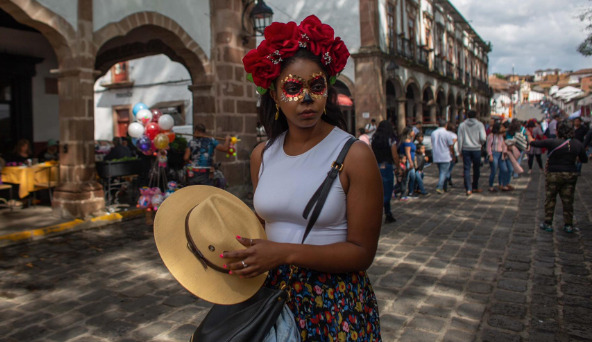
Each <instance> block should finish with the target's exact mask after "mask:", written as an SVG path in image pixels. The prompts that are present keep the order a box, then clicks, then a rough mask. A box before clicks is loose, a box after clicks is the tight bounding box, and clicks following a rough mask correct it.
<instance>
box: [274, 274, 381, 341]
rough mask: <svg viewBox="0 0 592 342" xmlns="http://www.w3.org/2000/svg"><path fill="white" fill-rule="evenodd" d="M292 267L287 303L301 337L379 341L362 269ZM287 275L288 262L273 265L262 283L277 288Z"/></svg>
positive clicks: (373, 299)
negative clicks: (329, 270) (341, 271)
mask: <svg viewBox="0 0 592 342" xmlns="http://www.w3.org/2000/svg"><path fill="white" fill-rule="evenodd" d="M293 269H294V271H293V274H292V277H291V281H290V283H289V287H290V299H289V301H288V303H287V304H288V307H289V308H290V310H291V311H292V313H293V314H294V318H295V319H296V325H297V326H298V329H299V330H300V338H301V339H302V341H381V338H380V321H379V318H378V304H377V302H376V296H375V295H374V291H373V290H372V286H371V285H370V280H369V279H368V276H367V275H366V272H352V273H325V272H317V271H313V270H310V269H306V268H300V267H293ZM289 275H290V266H288V265H283V266H280V267H278V268H276V269H273V270H271V271H270V272H269V275H268V276H267V280H266V282H265V286H267V287H270V288H280V287H281V286H282V285H283V284H286V281H287V279H288V277H289Z"/></svg>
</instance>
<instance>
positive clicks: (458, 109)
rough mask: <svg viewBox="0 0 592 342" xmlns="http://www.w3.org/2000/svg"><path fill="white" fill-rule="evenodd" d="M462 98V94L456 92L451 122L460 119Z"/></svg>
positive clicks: (462, 106)
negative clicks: (454, 109)
mask: <svg viewBox="0 0 592 342" xmlns="http://www.w3.org/2000/svg"><path fill="white" fill-rule="evenodd" d="M463 108H464V105H463V99H462V95H461V94H460V92H458V93H457V94H456V111H455V112H454V115H453V117H452V120H451V121H452V122H454V123H456V122H458V121H462V112H463Z"/></svg>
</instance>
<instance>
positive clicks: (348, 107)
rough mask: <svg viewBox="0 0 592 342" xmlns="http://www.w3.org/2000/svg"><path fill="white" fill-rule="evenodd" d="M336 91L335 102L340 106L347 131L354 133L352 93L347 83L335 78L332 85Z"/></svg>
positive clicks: (354, 118)
mask: <svg viewBox="0 0 592 342" xmlns="http://www.w3.org/2000/svg"><path fill="white" fill-rule="evenodd" d="M333 87H334V88H335V90H336V91H337V104H338V105H339V108H341V112H342V113H343V116H344V117H345V122H346V123H347V131H348V132H349V133H351V134H352V135H354V136H355V135H356V111H355V107H354V102H353V100H352V94H351V91H350V90H349V88H348V87H347V85H346V84H345V83H344V82H342V81H341V80H337V81H336V82H335V84H334V85H333Z"/></svg>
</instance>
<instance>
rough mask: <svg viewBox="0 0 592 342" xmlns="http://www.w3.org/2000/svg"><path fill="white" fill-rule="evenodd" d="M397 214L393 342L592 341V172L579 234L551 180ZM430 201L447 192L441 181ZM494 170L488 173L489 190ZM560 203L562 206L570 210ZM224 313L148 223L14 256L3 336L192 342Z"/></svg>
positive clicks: (3, 286) (5, 274)
mask: <svg viewBox="0 0 592 342" xmlns="http://www.w3.org/2000/svg"><path fill="white" fill-rule="evenodd" d="M461 169H462V167H461V165H457V166H456V167H455V170H454V179H453V180H454V182H455V185H456V187H455V188H453V189H451V191H450V192H448V193H446V194H444V195H437V194H435V192H433V191H432V195H431V196H430V197H427V198H420V199H416V200H410V201H408V202H400V201H396V202H393V210H394V212H395V216H396V218H397V222H395V223H392V224H388V225H383V226H382V232H381V236H380V241H379V246H378V251H377V254H376V258H375V261H374V263H373V265H372V267H371V268H370V269H369V270H368V272H369V275H370V278H371V281H372V284H373V286H374V290H375V292H376V295H377V298H378V302H379V305H380V319H381V330H382V338H383V341H385V342H387V341H388V342H391V341H410V342H418V341H420V342H421V341H429V342H433V341H438V342H439V341H463V342H464V341H504V342H505V341H536V342H544V341H590V340H592V297H591V293H592V223H591V221H592V201H591V198H592V195H591V194H592V179H591V176H592V170H591V169H592V168H591V167H590V165H585V166H584V170H583V175H582V177H581V178H580V180H579V182H578V186H577V194H576V202H575V214H576V217H577V226H578V227H579V228H580V230H579V231H577V232H575V233H573V234H571V235H568V234H566V233H564V232H563V231H561V230H560V229H559V228H560V227H561V226H562V224H563V222H562V214H561V204H558V205H557V212H556V213H557V215H556V220H555V228H556V231H555V232H553V233H547V232H545V231H541V230H540V229H539V228H538V224H539V222H540V220H541V219H542V218H543V202H544V197H545V196H544V175H543V174H542V173H541V172H540V171H539V170H538V168H537V167H536V166H535V171H534V172H533V174H532V175H531V176H528V175H525V176H522V177H521V178H519V179H517V180H514V181H513V184H514V185H515V186H516V190H515V191H512V192H504V193H501V192H500V193H495V194H490V193H488V192H485V193H482V194H474V195H472V196H471V197H466V196H465V193H464V189H462V188H460V187H459V185H460V184H461V180H462V178H461V177H460V172H461ZM428 172H429V173H428V174H427V176H426V183H427V185H426V188H427V189H428V190H433V188H434V185H435V168H432V170H430V171H428ZM488 175H489V169H488V168H487V167H485V168H484V169H483V174H482V181H481V184H482V187H483V188H485V185H486V178H487V176H488ZM559 203H560V202H559ZM209 307H210V304H208V303H206V302H204V301H202V300H199V299H197V298H195V297H193V296H192V295H190V294H189V293H188V292H187V291H186V290H185V289H184V288H183V287H182V286H181V285H179V284H178V283H177V282H176V281H175V280H174V279H173V277H172V276H171V275H170V273H169V272H168V271H167V269H166V268H165V267H164V265H163V263H162V261H161V259H160V257H159V255H158V251H157V250H156V247H155V244H154V239H153V234H152V227H151V226H148V225H146V224H145V221H144V219H143V218H136V219H133V220H130V221H125V222H118V223H115V224H109V225H106V226H104V227H102V228H101V229H87V230H80V231H76V232H73V233H72V234H63V235H59V236H50V237H47V238H46V239H42V240H39V241H35V242H30V243H26V244H18V245H13V246H8V247H4V248H0V317H3V320H0V336H3V340H5V341H7V342H12V341H46V340H49V341H60V342H61V341H64V342H82V341H85V342H88V341H90V342H107V341H128V342H135V341H159V342H164V341H187V340H188V339H189V336H190V335H191V333H192V332H193V331H194V330H195V328H196V326H197V325H198V324H199V322H200V321H201V320H202V319H203V317H204V315H205V314H206V313H207V311H208V309H209Z"/></svg>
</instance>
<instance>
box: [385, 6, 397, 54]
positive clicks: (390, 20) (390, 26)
mask: <svg viewBox="0 0 592 342" xmlns="http://www.w3.org/2000/svg"><path fill="white" fill-rule="evenodd" d="M386 20H387V30H388V31H387V35H388V42H387V44H388V51H389V53H395V5H393V4H392V3H388V4H387V5H386Z"/></svg>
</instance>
